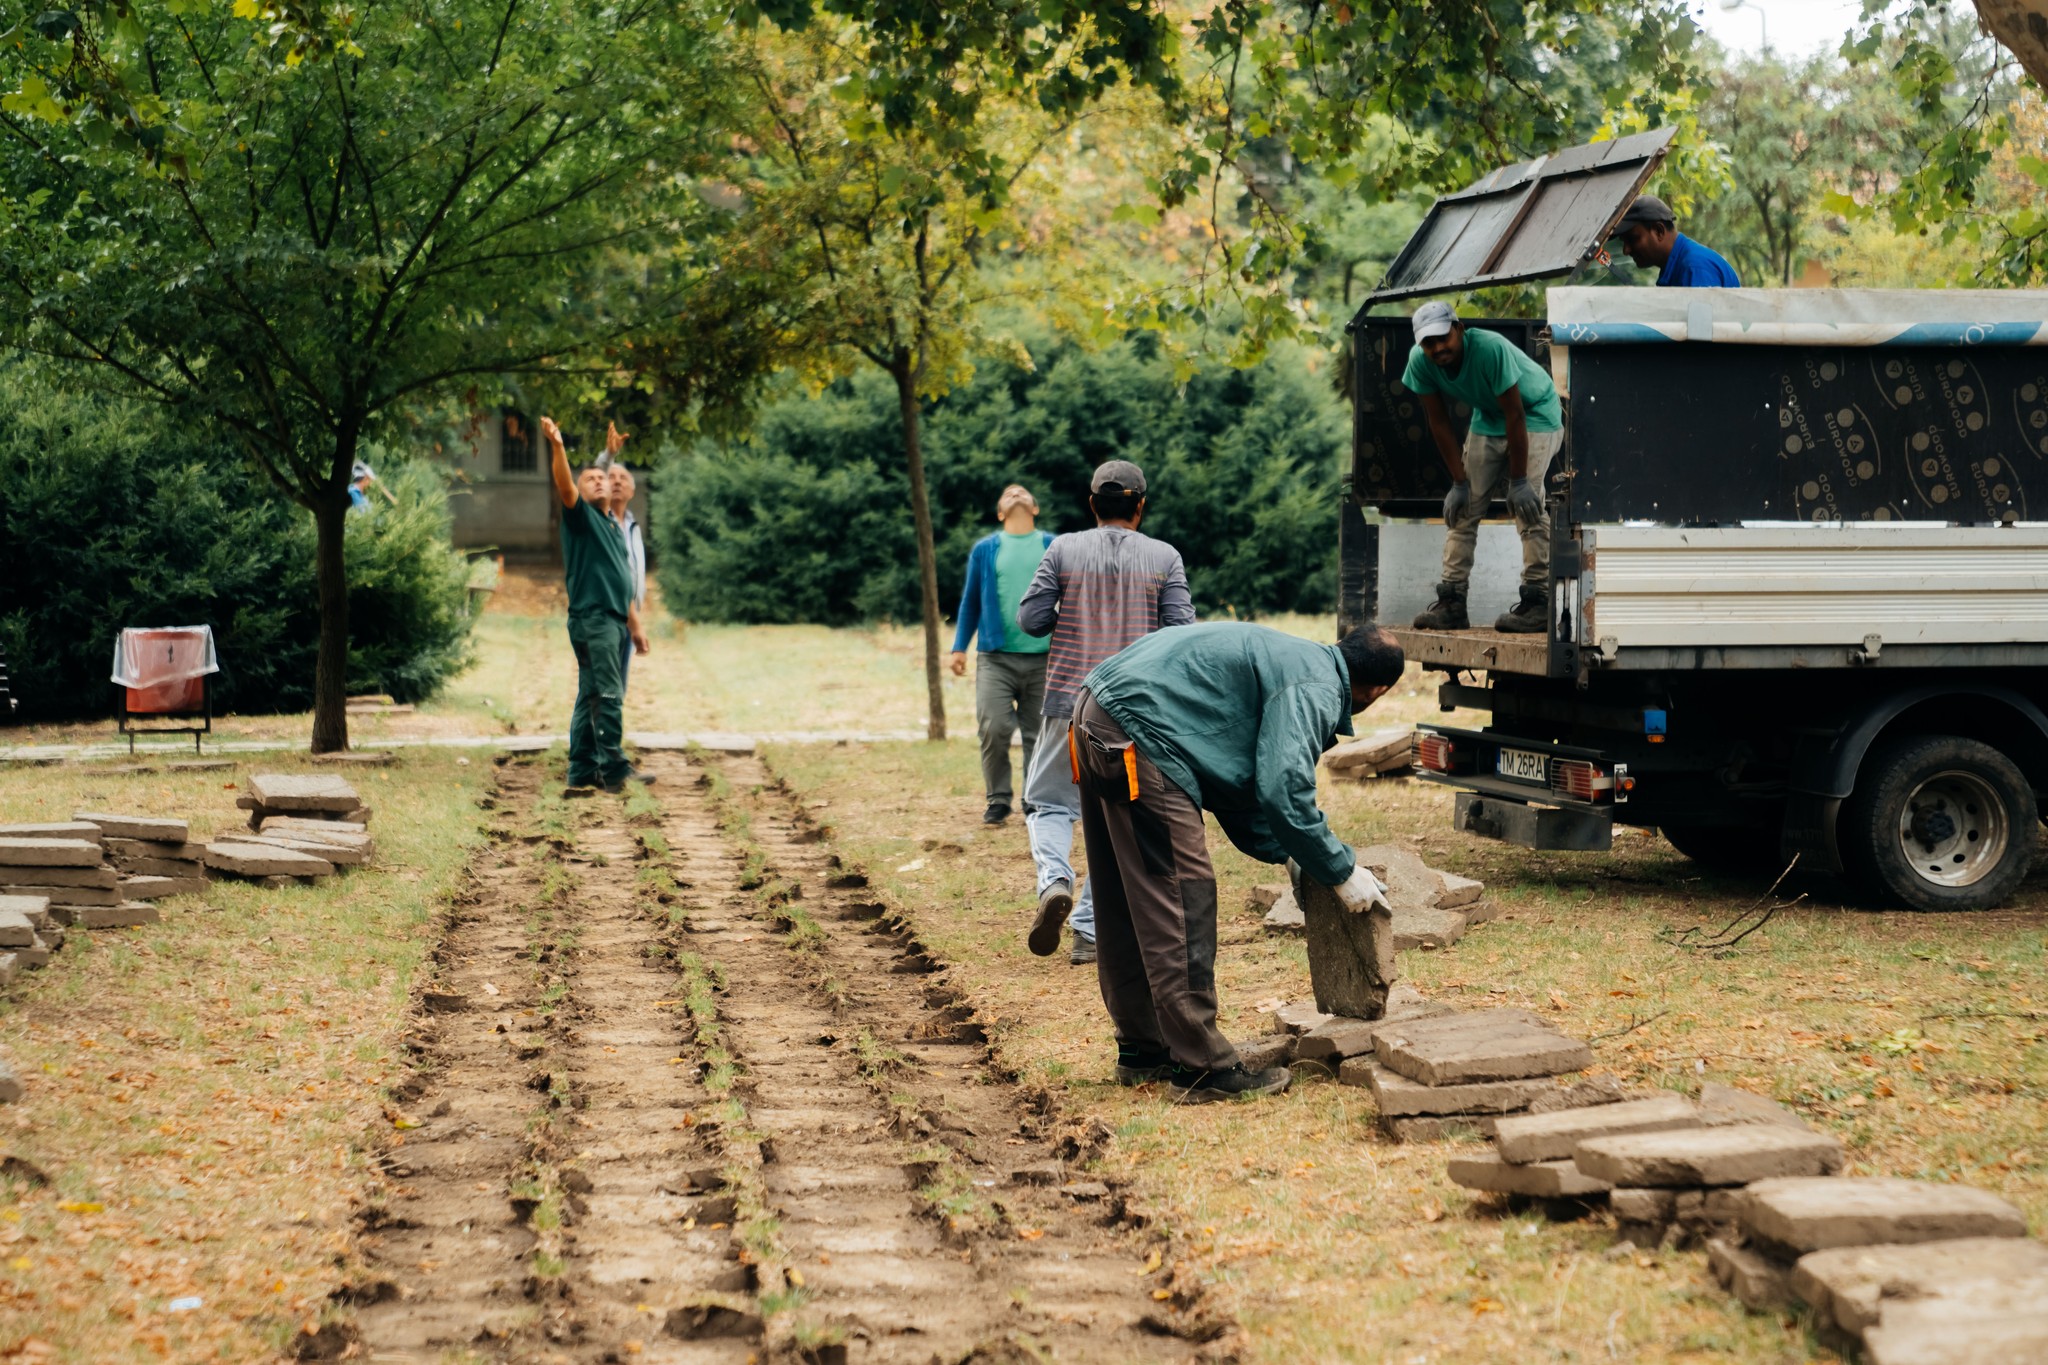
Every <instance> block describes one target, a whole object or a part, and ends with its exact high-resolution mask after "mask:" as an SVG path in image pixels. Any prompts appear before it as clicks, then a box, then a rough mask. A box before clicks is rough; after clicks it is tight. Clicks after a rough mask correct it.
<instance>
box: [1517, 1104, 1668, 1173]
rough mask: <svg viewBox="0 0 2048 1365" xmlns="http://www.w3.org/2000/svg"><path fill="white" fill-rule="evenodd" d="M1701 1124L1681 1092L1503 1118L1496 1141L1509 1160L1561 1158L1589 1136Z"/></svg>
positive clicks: (1555, 1159)
mask: <svg viewBox="0 0 2048 1365" xmlns="http://www.w3.org/2000/svg"><path fill="white" fill-rule="evenodd" d="M1699 1126H1700V1116H1699V1111H1698V1110H1697V1109H1695V1108H1694V1107H1693V1104H1692V1101H1691V1100H1688V1099H1687V1098H1686V1097H1685V1096H1683V1095H1659V1096H1657V1097H1656V1098H1655V1099H1648V1100H1630V1101H1626V1102H1623V1103H1621V1104H1600V1105H1595V1106H1593V1107H1592V1108H1590V1109H1564V1110H1560V1111H1558V1112H1556V1113H1551V1114H1529V1115H1526V1116H1524V1117H1520V1118H1512V1119H1503V1120H1501V1123H1500V1127H1499V1128H1498V1129H1497V1130H1496V1131H1495V1134H1494V1144H1495V1145H1496V1146H1497V1147H1499V1149H1500V1154H1501V1155H1502V1156H1504V1157H1506V1158H1507V1159H1508V1160H1509V1161H1561V1160H1564V1159H1565V1158H1567V1157H1569V1156H1571V1154H1572V1153H1573V1151H1575V1150H1576V1149H1577V1148H1578V1145H1579V1144H1580V1143H1581V1142H1584V1141H1585V1140H1586V1139H1587V1138H1594V1137H1606V1136H1610V1135H1614V1134H1620V1133H1657V1132H1663V1131H1665V1130H1667V1129H1672V1128H1697V1127H1699Z"/></svg>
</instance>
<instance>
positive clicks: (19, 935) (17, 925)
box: [0, 908, 36, 948]
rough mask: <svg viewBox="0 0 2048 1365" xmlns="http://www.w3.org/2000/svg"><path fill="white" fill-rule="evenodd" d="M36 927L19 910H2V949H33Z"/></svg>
mask: <svg viewBox="0 0 2048 1365" xmlns="http://www.w3.org/2000/svg"><path fill="white" fill-rule="evenodd" d="M35 942H36V926H35V924H34V922H33V921H31V920H30V919H29V917H28V916H27V915H25V914H23V913H22V912H21V911H19V910H8V909H5V908H0V948H33V947H34V946H35Z"/></svg>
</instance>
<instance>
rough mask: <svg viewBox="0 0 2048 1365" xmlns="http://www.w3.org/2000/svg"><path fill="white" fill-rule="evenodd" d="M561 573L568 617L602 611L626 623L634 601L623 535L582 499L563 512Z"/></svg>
mask: <svg viewBox="0 0 2048 1365" xmlns="http://www.w3.org/2000/svg"><path fill="white" fill-rule="evenodd" d="M562 570H563V575H564V577H566V578H567V580H568V586H569V614H570V615H571V616H575V615H577V614H578V613H581V612H591V611H601V612H604V613H606V614H607V615H610V616H616V617H618V618H619V619H620V620H621V621H623V620H625V619H626V608H627V606H628V605H630V604H631V602H632V601H633V566H632V561H631V560H629V559H628V558H627V557H626V533H625V532H624V531H623V530H621V529H620V528H619V524H618V523H617V522H616V521H613V520H612V519H611V518H610V517H608V516H606V515H605V514H604V513H603V512H601V511H599V510H598V509H597V508H595V507H592V506H591V505H590V504H589V503H588V502H586V501H585V500H584V499H582V498H578V499H576V504H575V506H573V507H564V508H563V509H562Z"/></svg>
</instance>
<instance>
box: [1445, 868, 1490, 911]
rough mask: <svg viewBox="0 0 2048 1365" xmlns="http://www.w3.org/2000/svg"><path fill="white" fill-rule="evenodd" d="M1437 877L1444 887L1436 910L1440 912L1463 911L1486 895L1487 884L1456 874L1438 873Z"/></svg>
mask: <svg viewBox="0 0 2048 1365" xmlns="http://www.w3.org/2000/svg"><path fill="white" fill-rule="evenodd" d="M1436 875H1437V880H1439V881H1441V882H1442V883H1443V885H1444V889H1443V891H1442V893H1441V894H1439V895H1438V896H1437V898H1436V908H1437V909H1439V910H1459V909H1463V908H1464V907H1465V906H1468V905H1471V904H1472V903H1473V902H1475V901H1477V900H1478V899H1479V898H1480V897H1481V896H1483V895H1485V894H1486V883H1485V882H1481V881H1474V880H1473V879H1472V878H1470V877H1460V876H1458V875H1457V874H1456V873H1454V872H1438V873H1437V874H1436Z"/></svg>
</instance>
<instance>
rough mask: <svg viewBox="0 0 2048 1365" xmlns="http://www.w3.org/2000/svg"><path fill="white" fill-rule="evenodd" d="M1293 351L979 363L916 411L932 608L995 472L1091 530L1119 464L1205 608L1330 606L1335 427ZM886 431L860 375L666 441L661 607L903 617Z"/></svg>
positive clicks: (1061, 522) (880, 395)
mask: <svg viewBox="0 0 2048 1365" xmlns="http://www.w3.org/2000/svg"><path fill="white" fill-rule="evenodd" d="M1305 361H1306V357H1305V356H1304V355H1303V354H1301V353H1295V354H1290V355H1286V356H1284V357H1281V358H1277V359H1275V360H1273V361H1269V362H1268V363H1266V364H1264V365H1261V366H1259V367H1258V368H1256V369H1252V370H1248V371H1222V372H1215V373H1205V374H1202V375H1198V376H1197V377H1196V378H1195V379H1194V380H1193V381H1191V382H1190V383H1189V384H1188V386H1187V388H1186V390H1185V392H1182V391H1181V390H1179V389H1178V388H1177V387H1176V385H1175V383H1174V380H1173V375H1172V372H1171V369H1170V367H1169V365H1168V364H1167V363H1166V362H1165V361H1164V360H1163V359H1160V358H1158V357H1157V356H1155V355H1153V354H1152V353H1151V351H1150V348H1149V347H1148V346H1147V345H1146V344H1145V343H1144V342H1143V341H1142V340H1141V341H1139V342H1136V343H1128V344H1125V345H1122V346H1118V347H1115V348H1112V349H1111V350H1108V351H1105V352H1100V353H1089V352H1084V351H1081V350H1078V349H1076V348H1074V347H1072V346H1069V345H1065V344H1052V345H1047V346H1044V347H1042V348H1040V355H1039V364H1038V365H1037V366H1035V367H1031V366H1026V365H1023V364H1021V363H1017V362H1012V361H996V362H992V363H989V364H986V365H984V366H983V367H982V369H981V371H980V372H979V373H978V374H977V375H976V377H975V379H974V381H973V382H972V383H970V384H968V385H967V386H965V387H963V388H961V389H959V390H957V391H955V392H954V393H952V394H950V395H948V396H947V397H946V398H944V399H942V400H940V401H938V402H937V403H934V404H933V405H932V406H931V409H930V411H929V413H928V415H927V419H926V422H925V427H924V433H925V458H926V472H927V478H928V480H929V483H930V486H931V496H932V517H933V522H934V527H935V534H936V537H937V541H938V554H939V597H940V601H941V603H942V604H943V605H944V607H945V609H946V611H947V613H948V614H949V615H950V614H951V612H952V610H953V608H954V606H955V605H956V604H957V603H958V601H959V597H960V588H961V583H962V580H963V578H964V577H965V574H966V563H967V552H968V550H969V549H970V548H971V547H972V546H973V544H974V542H975V541H976V540H978V539H980V538H981V537H982V536H984V535H987V534H988V533H989V532H990V531H991V530H993V529H995V522H994V509H995V499H996V495H997V493H998V492H1000V491H1001V489H1002V487H1003V485H1004V484H1007V483H1012V482H1019V483H1023V484H1025V485H1026V486H1028V487H1029V488H1031V489H1032V491H1033V492H1034V493H1036V494H1037V496H1038V500H1039V504H1040V509H1041V515H1040V518H1039V525H1040V526H1042V527H1044V528H1045V529H1047V530H1050V531H1068V530H1077V529H1080V528H1082V527H1086V526H1088V525H1091V524H1092V519H1091V518H1090V516H1089V513H1088V509H1087V488H1088V475H1089V473H1090V472H1091V471H1092V470H1093V469H1094V467H1095V466H1096V465H1097V464H1099V463H1101V462H1102V461H1104V460H1109V459H1117V458H1124V459H1131V460H1136V461H1137V462H1138V463H1139V464H1140V465H1142V466H1143V467H1144V469H1145V473H1146V479H1147V482H1148V484H1149V485H1150V488H1151V503H1150V510H1149V511H1148V513H1147V518H1146V522H1145V530H1146V531H1147V532H1148V533H1149V534H1152V535H1156V536H1159V537H1160V538H1162V539H1164V540H1167V541H1170V542H1171V543H1172V544H1174V545H1175V546H1176V547H1177V548H1178V549H1179V550H1180V552H1181V556H1182V558H1183V559H1184V560H1185V561H1186V563H1187V568H1188V580H1189V584H1190V587H1191V588H1192V590H1193V592H1194V596H1195V603H1196V606H1197V608H1198V609H1200V610H1201V611H1202V612H1203V613H1204V614H1205V615H1214V614H1218V613H1225V612H1235V613H1237V614H1240V615H1246V616H1251V615H1258V614H1261V613H1267V612H1275V611H1325V610H1329V609H1331V608H1332V607H1333V606H1334V605H1335V601H1336V534H1335V525H1336V495H1337V488H1338V481H1339V477H1340V473H1341V470H1342V467H1343V460H1344V451H1345V447H1346V440H1347V436H1348V428H1347V425H1346V418H1345V415H1344V409H1343V406H1342V404H1341V402H1340V401H1339V400H1338V399H1337V398H1336V397H1335V396H1334V395H1333V394H1332V393H1331V392H1330V390H1329V386H1328V384H1327V383H1326V382H1325V381H1323V380H1322V379H1320V378H1319V377H1317V376H1316V375H1315V374H1313V373H1312V372H1311V370H1310V367H1309V365H1308V364H1307V363H1305ZM900 430H901V428H900V424H899V421H898V417H897V411H896V399H895V393H894V390H893V389H892V388H891V387H890V385H889V384H888V382H887V381H886V380H885V379H882V378H881V377H879V376H876V377H870V376H868V375H866V374H864V373H863V374H859V375H856V376H855V377H853V378H852V379H849V380H842V381H841V382H839V383H837V384H834V385H833V386H831V387H830V388H829V389H827V390H826V391H825V392H824V393H822V394H820V395H818V396H817V397H815V398H814V397H811V396H809V395H806V394H801V393H793V394H791V395H789V396H787V397H785V398H783V399H781V400H780V401H777V402H775V403H772V404H770V405H769V406H768V407H767V408H766V409H765V410H764V411H763V413H762V414H761V416H760V419H759V421H758V422H757V424H756V426H755V428H754V431H753V432H752V434H751V436H750V437H749V438H748V439H746V440H744V441H728V442H712V441H703V442H699V443H697V444H696V445H695V446H693V447H691V448H690V449H688V450H685V451H680V452H671V454H670V457H669V458H668V459H667V460H666V461H665V462H664V463H663V465H662V466H661V467H660V468H659V470H658V471H657V473H656V478H655V490H654V499H655V507H654V516H653V517H652V519H651V520H652V525H653V533H654V535H655V537H656V540H657V548H658V549H659V550H660V552H661V555H660V576H661V583H662V591H663V596H664V598H665V600H666V601H667V602H668V604H669V605H670V607H671V609H672V610H675V611H678V612H680V613H682V614H684V615H687V616H693V617H696V618H698V619H700V620H707V621H737V622H789V621H811V622H823V623H827V624H845V623H848V622H853V621H861V620H872V619H876V618H882V617H886V618H892V619H897V620H906V621H907V620H915V619H917V615H918V603H917V543H916V540H915V535H914V532H913V530H912V527H911V521H910V494H909V478H908V475H907V474H906V473H905V472H904V469H903V457H902V454H901V449H902V444H901V437H900Z"/></svg>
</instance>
